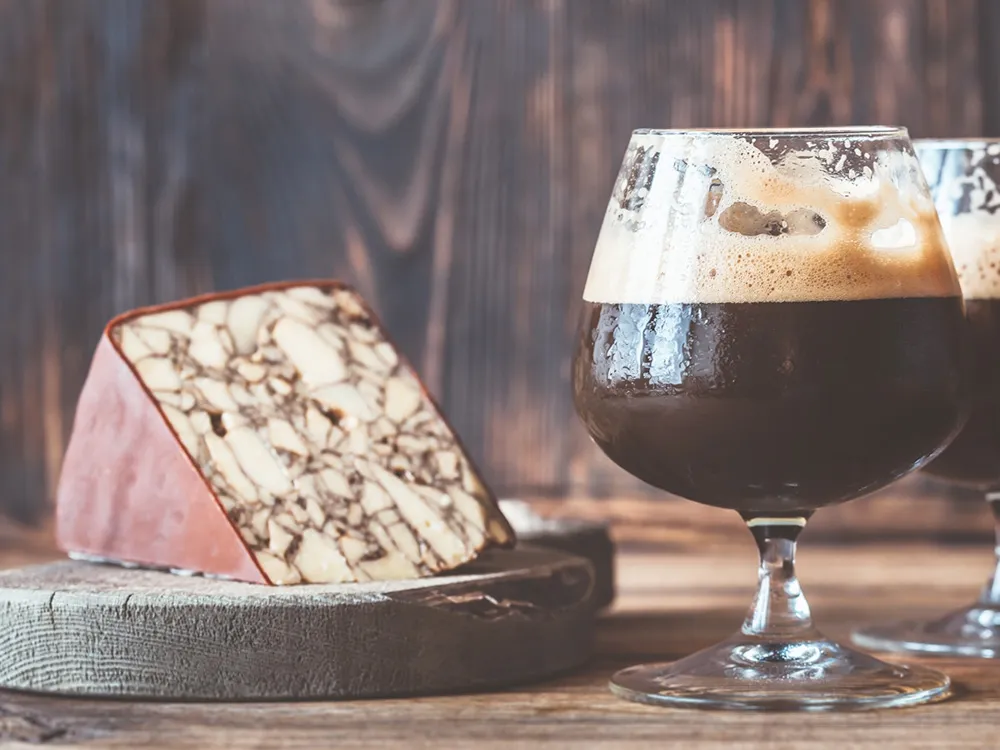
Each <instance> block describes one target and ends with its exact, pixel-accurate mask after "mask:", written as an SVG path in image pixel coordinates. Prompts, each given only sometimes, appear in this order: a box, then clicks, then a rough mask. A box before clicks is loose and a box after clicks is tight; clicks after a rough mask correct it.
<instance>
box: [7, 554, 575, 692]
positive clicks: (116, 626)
mask: <svg viewBox="0 0 1000 750" xmlns="http://www.w3.org/2000/svg"><path fill="white" fill-rule="evenodd" d="M593 590H594V574H593V568H592V566H591V565H590V563H589V562H587V561H586V560H584V559H582V558H579V557H576V556H573V555H568V554H566V553H563V552H559V551H556V550H551V549H544V548H539V547H530V546H524V547H519V548H518V549H515V550H497V551H490V552H487V553H486V554H484V555H483V556H482V557H481V558H480V559H479V560H477V561H476V562H475V563H473V564H472V565H469V566H467V567H466V568H464V569H463V570H462V572H461V574H456V575H450V576H440V577H437V578H431V579H423V580H419V581H394V582H389V583H370V584H351V585H310V586H289V587H284V588H281V587H267V586H258V585H254V584H246V583H236V582H233V581H221V580H213V579H208V578H200V577H181V576H176V575H171V574H169V573H162V572H157V571H148V570H126V569H123V568H118V567H113V566H105V565H97V564H89V563H83V562H73V561H65V562H57V563H52V564H49V565H39V566H34V567H29V568H21V569H18V570H11V571H6V572H3V573H0V687H3V688H10V689H15V690H29V691H40V692H50V693H60V694H67V695H84V694H85V695H103V696H115V697H130V698H135V697H146V698H158V699H179V700H268V699H321V698H326V699H330V698H365V697H380V696H399V695H414V694H427V693H440V692H449V691H464V690H475V689H482V688H487V687H497V686H503V685H510V684H514V683H518V682H526V681H530V680H537V679H540V678H544V677H547V676H549V675H552V674H555V673H558V672H561V671H564V670H567V669H569V668H571V667H574V666H577V665H579V664H581V663H582V662H584V661H585V660H586V658H587V656H588V653H589V649H590V644H591V638H592V631H593V616H592V615H593V610H594V605H593V601H592V597H593Z"/></svg>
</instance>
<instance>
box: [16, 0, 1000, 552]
mask: <svg viewBox="0 0 1000 750" xmlns="http://www.w3.org/2000/svg"><path fill="white" fill-rule="evenodd" d="M998 35H1000V7H998V5H997V4H996V3H995V2H993V0H690V1H688V0H678V1H676V2H675V1H674V0H671V1H670V2H665V1H664V0H587V1H586V2H576V1H575V0H283V2H273V1H272V0H170V2H163V1H162V0H78V1H75V2H64V1H63V0H0V108H2V112H3V116H2V117H0V227H2V228H3V234H2V247H3V250H2V263H0V321H2V322H0V511H3V512H5V513H6V514H8V515H10V516H12V517H14V518H16V519H19V520H20V521H22V522H27V523H33V524H39V523H43V522H44V519H45V517H46V515H47V513H48V507H47V504H48V503H50V502H51V498H52V495H53V488H54V482H55V480H56V477H57V475H58V471H59V464H60V459H61V456H62V451H63V447H64V444H65V442H66V439H67V437H68V432H69V430H70V427H71V423H72V415H73V408H74V404H75V399H76V397H77V395H78V393H79V391H80V387H81V385H82V381H83V378H84V376H85V374H86V371H87V367H88V364H89V359H90V356H91V353H92V351H93V347H94V345H95V343H96V341H97V338H98V334H99V331H100V329H101V326H102V325H103V324H104V322H106V320H107V319H108V318H110V317H111V316H112V315H114V314H115V313H118V312H121V311H122V310H124V309H126V308H129V307H133V306H136V305H141V304H149V303H154V302H162V301H166V300H169V299H173V298H177V297H180V296H184V295H188V294H191V293H195V292H202V291H206V290H209V289H213V288H216V289H226V288H233V287H237V286H241V285H245V284H250V283H255V282H262V281H269V280H274V279H283V278H289V277H304V276H338V277H341V278H343V279H345V280H347V281H350V282H352V283H354V284H355V285H357V287H358V288H359V289H360V290H361V291H362V292H363V293H364V294H365V295H366V296H367V297H368V298H369V299H370V300H371V301H372V303H373V305H374V306H375V307H376V308H377V310H378V311H379V313H380V315H381V316H382V318H383V320H384V321H385V323H386V325H387V326H388V328H389V329H390V331H391V332H392V333H393V335H394V336H395V337H396V338H397V339H398V340H399V341H400V342H401V344H402V347H403V348H404V349H405V351H406V354H408V355H409V356H410V357H411V358H412V359H413V361H414V362H415V363H416V364H417V365H418V367H419V369H420V370H421V371H422V373H423V375H424V377H425V378H426V380H427V381H428V383H429V385H430V387H431V389H432V390H433V391H434V392H435V393H436V394H437V395H438V396H439V397H440V399H441V401H442V402H443V405H444V407H445V408H446V410H447V412H448V413H449V415H450V416H451V419H452V421H453V422H454V424H455V426H456V427H457V429H458V430H459V432H460V433H461V434H462V435H463V437H464V438H465V440H466V442H467V444H468V446H469V447H470V449H471V451H472V453H473V454H474V456H475V458H476V459H478V460H479V462H480V463H481V464H482V465H483V468H484V469H485V471H486V474H487V477H488V479H489V480H490V481H491V483H492V484H493V485H494V486H495V487H496V489H497V490H498V491H499V492H500V493H503V494H510V493H533V494H543V495H548V496H550V497H553V498H557V497H560V496H563V495H566V494H568V493H571V494H574V495H578V496H590V497H598V498H602V497H612V496H621V495H626V496H636V497H640V496H649V495H650V491H649V490H646V489H644V488H643V486H642V485H640V484H639V483H638V482H637V481H635V480H633V479H631V478H630V477H628V476H626V475H625V474H624V473H623V472H621V471H619V470H618V469H616V468H615V467H613V466H612V465H611V464H610V463H609V462H608V461H607V460H606V459H604V458H603V456H601V455H599V453H598V452H597V450H596V449H595V448H594V447H593V446H592V445H591V444H590V441H589V440H588V439H587V438H586V436H585V434H584V432H583V430H582V429H581V428H580V426H579V425H578V423H577V420H576V418H575V417H574V415H573V413H572V407H571V404H570V398H569V392H568V379H569V362H570V356H571V351H572V343H573V329H574V325H575V321H576V313H577V301H578V299H579V296H580V292H581V290H582V287H583V281H584V277H585V274H586V271H587V267H588V263H589V258H590V253H591V250H592V248H593V244H594V240H595V237H596V233H597V229H598V227H599V224H600V220H601V217H602V214H603V211H604V207H605V205H606V201H607V197H608V194H609V191H610V187H611V183H612V180H613V176H614V174H615V171H616V169H617V166H618V164H619V162H620V159H621V155H622V153H623V150H624V147H625V144H626V141H627V137H628V133H629V132H630V130H631V129H632V128H634V127H639V126H673V127H686V126H716V127H723V126H766V125H771V126H792V125H821V124H849V123H872V122H876V121H879V122H886V123H902V124H906V125H908V126H910V128H911V131H912V133H913V135H915V136H928V135H939V136H941V135H952V136H961V135H973V134H984V135H997V134H1000V72H998V71H1000V58H998V56H997V55H998V53H997V52H996V50H997V45H996V38H997V36H998ZM938 491H939V490H935V491H934V492H938ZM927 492H928V493H930V492H931V491H929V490H928V491H927ZM855 507H860V506H855V505H853V504H852V505H849V506H845V509H844V510H842V511H841V510H838V511H831V513H838V514H842V515H840V516H838V517H840V518H844V519H848V520H846V521H845V527H846V526H858V525H864V524H865V523H866V518H867V515H866V513H863V512H862V511H860V510H852V509H853V508H855ZM952 507H953V506H952V505H949V504H944V505H943V506H942V508H941V509H940V510H936V511H933V512H929V513H927V514H926V515H927V516H928V517H930V518H936V517H940V516H947V517H949V518H950V519H951V522H954V520H955V519H959V518H966V517H968V514H966V513H965V512H964V511H959V510H956V511H954V512H952V511H951V509H952ZM657 512H659V511H657ZM887 520H888V519H887ZM979 523H980V519H978V518H976V519H975V520H974V521H972V522H970V524H969V525H967V526H965V527H963V529H964V530H963V531H962V533H969V532H970V531H971V530H973V529H975V528H978V524H979ZM911 526H912V527H919V524H917V523H911ZM923 528H926V529H929V528H931V527H930V526H929V525H927V526H926V527H923ZM918 530H919V529H918Z"/></svg>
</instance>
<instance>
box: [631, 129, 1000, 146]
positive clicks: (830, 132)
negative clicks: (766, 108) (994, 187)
mask: <svg viewBox="0 0 1000 750" xmlns="http://www.w3.org/2000/svg"><path fill="white" fill-rule="evenodd" d="M632 135H633V136H635V135H658V136H665V137H678V136H700V137H708V138H713V137H726V138H731V137H733V136H751V137H753V136H760V137H770V138H781V137H785V138H803V137H809V136H813V137H815V138H874V137H881V138H894V137H895V138H903V137H905V138H909V131H908V130H907V129H906V127H905V126H902V125H846V126H842V127H837V126H833V127H816V128H636V129H634V130H633V131H632ZM998 142H1000V139H998Z"/></svg>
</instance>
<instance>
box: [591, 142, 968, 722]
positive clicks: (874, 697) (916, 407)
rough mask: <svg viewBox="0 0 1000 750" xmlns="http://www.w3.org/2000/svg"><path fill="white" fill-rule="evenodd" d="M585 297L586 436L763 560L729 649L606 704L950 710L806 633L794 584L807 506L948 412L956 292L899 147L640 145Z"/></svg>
mask: <svg viewBox="0 0 1000 750" xmlns="http://www.w3.org/2000/svg"><path fill="white" fill-rule="evenodd" d="M583 299H584V305H583V306H584V310H583V315H582V323H581V325H580V328H579V334H578V335H579V338H578V347H577V351H576V355H575V359H574V365H573V378H572V380H573V394H574V401H575V405H576V409H577V413H578V414H579V416H580V418H581V419H582V420H583V422H584V424H585V425H586V428H587V430H588V431H589V433H590V435H591V436H592V438H593V439H594V441H595V442H596V443H597V445H598V446H600V448H601V449H602V450H603V451H604V452H605V453H606V454H607V455H608V456H609V457H610V458H611V459H612V460H613V461H614V462H615V463H616V464H618V465H619V466H620V467H621V468H623V469H624V470H625V471H627V472H629V473H631V474H633V475H635V476H636V477H638V478H640V479H642V480H644V481H645V482H647V483H649V484H651V485H653V486H655V487H657V488H660V489H662V490H666V491H668V492H671V493H674V494H677V495H680V496H682V497H685V498H688V499H690V500H694V501H696V502H700V503H706V504H708V505H714V506H717V507H719V508H728V509H731V510H735V511H737V512H738V513H739V514H740V515H741V516H742V517H743V519H744V521H745V522H746V524H747V526H748V527H749V529H750V532H751V533H752V534H753V537H754V539H755V540H756V542H757V546H758V548H759V550H760V568H759V587H758V590H757V594H756V596H755V598H754V601H753V604H752V605H751V607H750V611H749V613H748V614H747V616H746V619H745V620H744V622H743V625H742V627H741V628H740V630H739V631H738V632H737V633H736V634H735V635H734V636H732V637H731V638H729V639H728V640H726V641H724V642H723V643H720V644H718V645H716V646H713V647H711V648H708V649H706V650H704V651H700V652H698V653H696V654H693V655H691V656H688V657H687V658H684V659H681V660H679V661H677V662H674V663H666V664H644V665H640V666H635V667H630V668H628V669H625V670H623V671H621V672H619V673H617V674H616V675H614V677H613V678H612V683H611V687H612V690H613V691H614V692H615V693H616V694H618V695H620V696H622V697H625V698H628V699H631V700H636V701H641V702H645V703H654V704H667V705H674V706H696V707H714V708H741V709H746V708H755V709H768V708H770V709H806V710H823V709H827V710H829V709H861V708H877V707H886V706H907V705H913V704H916V703H921V702H924V701H929V700H935V699H941V698H943V697H945V696H946V695H947V694H948V691H949V682H948V678H947V677H945V676H944V675H942V674H940V673H938V672H936V671H932V670H929V669H924V668H919V667H902V666H897V665H894V664H888V663H885V662H883V661H880V660H878V659H875V658H873V657H872V656H869V655H867V654H864V653H861V652H859V651H855V650H852V649H850V648H848V647H846V646H843V645H841V644H839V643H836V642H834V641H832V640H830V639H829V638H827V637H825V636H824V635H823V634H821V633H820V632H819V631H818V630H817V629H816V628H815V627H814V626H813V622H812V619H811V617H810V612H809V606H808V604H807V603H806V599H805V597H804V596H803V594H802V591H801V589H800V587H799V582H798V579H797V578H796V576H795V544H796V539H797V537H798V535H799V533H800V532H801V531H802V529H803V527H804V526H805V525H806V522H807V521H808V520H809V518H810V516H811V515H812V514H813V512H814V511H815V510H817V509H818V508H821V507H823V506H826V505H830V504H832V503H839V502H844V501H846V500H850V499H852V498H855V497H858V496H860V495H863V494H865V493H868V492H871V491H873V490H876V489H878V488H880V487H882V486H884V485H886V484H889V483H890V482H892V481H894V480H896V479H898V478H899V477H901V476H903V475H904V474H907V473H909V472H911V471H913V470H915V469H917V468H919V467H920V466H922V465H923V464H924V463H925V462H926V461H928V460H929V459H931V458H932V457H933V456H934V455H936V453H937V452H939V451H940V449H941V448H942V447H943V446H944V445H945V444H946V443H947V442H948V441H949V440H950V439H951V438H952V437H953V436H954V435H955V434H956V433H957V431H958V429H959V427H960V425H961V423H962V421H963V419H964V414H965V409H966V403H965V399H966V387H965V385H966V384H965V377H964V363H963V358H964V356H965V352H964V347H963V339H962V330H963V325H964V320H963V303H962V297H961V292H960V289H959V283H958V279H957V277H956V274H955V270H954V267H953V265H952V262H951V259H950V257H949V255H948V252H947V249H946V247H945V243H944V238H943V237H942V234H941V227H940V224H939V222H938V219H937V216H936V214H935V210H934V204H933V201H932V199H931V196H930V194H929V191H928V188H927V183H926V182H925V180H924V177H923V175H922V173H921V171H920V165H919V163H918V161H917V159H916V157H915V156H914V153H913V149H912V146H911V143H910V140H909V137H908V134H907V132H906V130H905V129H901V128H899V129H897V128H881V127H873V128H850V129H822V130H785V131H771V130H764V131H670V130H637V131H635V132H634V133H633V135H632V138H631V142H630V143H629V145H628V149H627V152H626V154H625V159H624V162H623V164H622V167H621V170H620V172H619V175H618V178H617V181H616V182H615V185H614V190H613V194H612V197H611V201H610V203H609V205H608V209H607V213H606V215H605V218H604V223H603V225H602V227H601V232H600V235H599V237H598V240H597V245H596V248H595V250H594V254H593V258H592V261H591V267H590V273H589V276H588V279H587V283H586V287H585V289H584V294H583Z"/></svg>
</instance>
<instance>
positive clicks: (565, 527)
mask: <svg viewBox="0 0 1000 750" xmlns="http://www.w3.org/2000/svg"><path fill="white" fill-rule="evenodd" d="M500 510H501V511H503V514H504V515H505V516H506V517H507V520H508V521H510V525H511V526H513V527H514V531H515V532H516V533H517V543H518V545H521V544H530V545H532V546H538V547H546V548H549V549H557V550H562V551H563V552H569V553H570V554H571V555H577V556H579V557H582V558H584V559H585V560H587V561H588V562H589V563H590V564H591V566H592V567H593V569H594V591H593V595H592V596H591V601H592V603H593V606H594V608H595V609H603V608H604V607H607V606H608V605H609V604H611V602H612V601H613V600H614V598H615V543H614V542H613V541H612V539H611V527H610V524H608V523H607V522H605V521H604V520H603V519H594V520H587V519H584V518H559V517H558V515H559V514H558V513H550V514H548V515H547V516H541V515H539V514H538V513H537V512H536V511H535V508H534V503H531V502H526V501H524V500H516V499H511V498H507V499H504V500H501V501H500Z"/></svg>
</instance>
